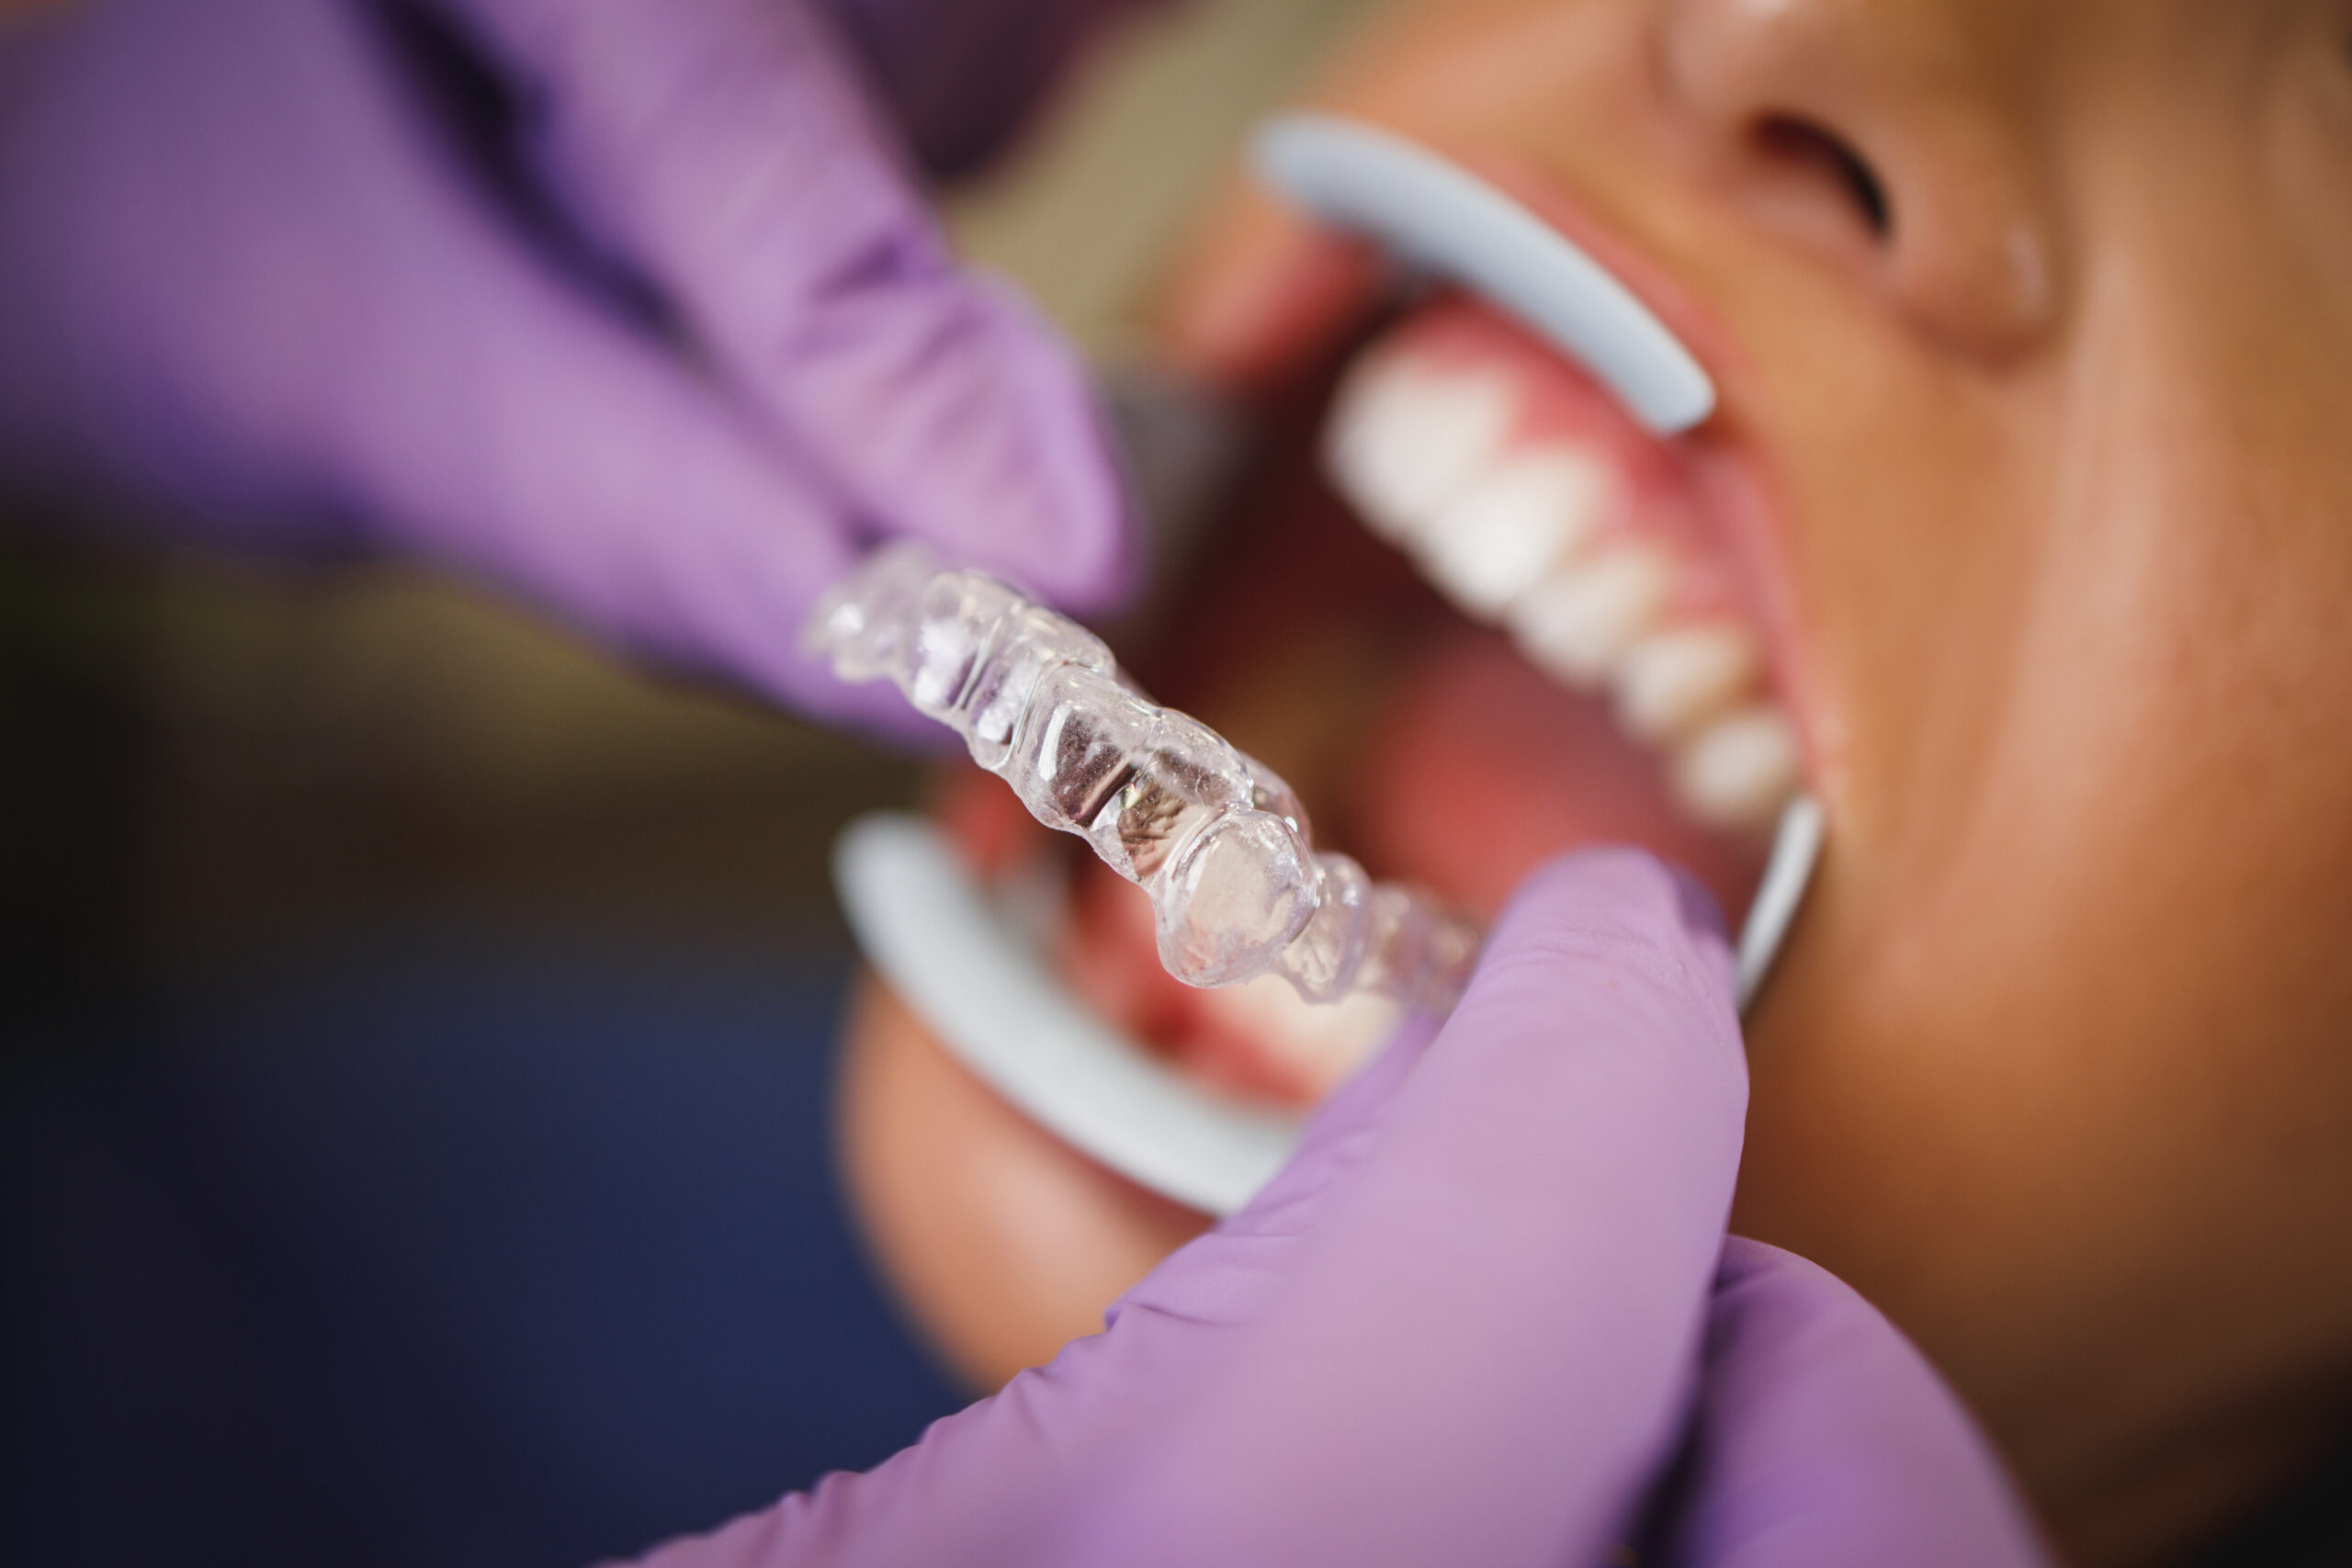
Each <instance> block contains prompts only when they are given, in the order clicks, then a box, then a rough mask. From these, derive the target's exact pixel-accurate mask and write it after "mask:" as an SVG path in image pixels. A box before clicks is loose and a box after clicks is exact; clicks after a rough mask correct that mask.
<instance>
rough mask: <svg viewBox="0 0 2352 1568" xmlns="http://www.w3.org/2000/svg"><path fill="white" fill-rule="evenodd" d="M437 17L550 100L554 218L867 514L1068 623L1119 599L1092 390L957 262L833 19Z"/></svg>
mask: <svg viewBox="0 0 2352 1568" xmlns="http://www.w3.org/2000/svg"><path fill="white" fill-rule="evenodd" d="M445 3H446V4H447V5H449V6H452V7H453V8H454V9H455V10H457V11H458V12H459V13H460V14H461V15H462V16H464V17H466V18H467V19H469V20H470V21H471V22H472V23H473V24H474V25H475V27H476V28H477V29H478V30H479V31H480V32H481V34H482V35H483V39H484V42H485V43H486V45H487V46H488V47H490V48H492V49H493V50H494V51H497V52H499V53H500V54H501V56H502V57H503V58H504V59H505V60H506V61H507V62H508V63H509V65H510V67H511V68H512V69H513V70H514V71H515V73H517V74H518V75H520V76H521V77H523V78H524V79H526V80H527V81H530V82H532V83H533V84H534V85H536V86H537V88H538V90H539V91H540V93H541V94H542V96H543V100H544V102H543V112H544V114H545V116H546V134H547V140H548V146H547V149H546V153H547V163H548V172H549V177H550V179H551V181H552V183H553V184H554V186H555V187H556V190H557V194H558V195H559V197H560V198H561V199H563V200H565V201H566V202H567V203H568V204H570V205H571V206H572V207H573V208H574V209H576V210H577V211H578V213H579V215H580V217H581V219H582V222H583V223H584V224H586V226H587V227H588V228H590V229H591V230H592V231H594V233H595V234H596V235H597V236H598V238H599V239H600V240H601V241H603V242H604V243H607V244H609V245H612V246H614V247H616V248H617V249H619V250H620V251H622V252H623V253H624V254H625V255H626V258H627V259H628V262H629V263H630V264H631V265H634V266H636V267H638V268H639V269H640V270H641V271H643V272H644V273H645V274H646V275H648V276H649V277H650V281H651V282H652V283H653V285H654V286H655V287H656V288H657V289H659V290H660V291H661V292H662V294H663V296H664V297H665V298H666V299H668V300H669V301H670V303H671V304H672V305H673V307H674V308H675V310H677V311H678V313H679V315H680V317H681V318H682V320H683V321H684V325H685V327H686V329H687V331H688V332H689V333H690V334H691V336H692V337H693V338H694V339H695V342H696V343H697V344H698V346H699V347H700V348H701V350H702V351H703V352H704V353H705V354H707V355H708V357H709V358H710V360H711V361H712V362H713V363H714V365H715V367H717V369H718V372H719V373H720V374H721V375H722V376H723V377H724V378H726V379H727V380H728V381H729V382H730V383H731V384H732V385H733V386H735V387H736V388H737V389H738V390H739V392H740V393H741V395H742V396H743V397H744V398H745V399H746V400H747V401H748V402H750V403H751V404H752V406H754V407H755V408H758V409H760V410H762V411H763V412H765V413H766V414H767V415H768V416H769V417H770V418H772V419H773V421H774V422H775V424H776V426H777V434H778V437H779V439H780V440H783V441H785V442H786V443H788V444H790V445H791V446H794V447H795V448H797V456H798V457H800V458H801V459H802V460H803V461H806V462H807V463H809V464H810V465H811V466H813V467H814V468H817V469H818V470H819V471H820V472H822V473H824V474H825V475H826V476H827V477H828V478H829V479H830V480H831V482H832V483H834V484H835V485H837V486H838V487H839V488H840V489H841V490H842V492H843V493H844V494H845V495H846V496H847V497H848V498H849V499H850V500H851V501H852V502H854V506H855V510H856V511H857V512H859V513H861V514H863V515H864V516H865V518H867V519H868V520H869V521H870V522H872V523H874V524H875V525H877V526H879V527H880V528H881V529H883V530H884V531H887V532H890V533H913V534H918V535H921V536H923V537H926V538H929V539H931V540H933V541H934V542H936V543H937V544H939V545H940V546H941V547H942V548H943V549H944V550H945V551H946V552H948V553H950V554H951V555H953V556H955V557H956V558H958V559H961V560H968V561H971V562H973V563H974V564H978V565H984V566H992V567H996V568H998V569H1000V570H1006V571H1008V572H1010V573H1012V574H1013V575H1016V576H1018V577H1020V578H1022V579H1023V580H1025V581H1027V582H1029V583H1030V585H1032V586H1033V587H1035V588H1036V589H1037V590H1038V591H1039V592H1041V593H1043V594H1045V595H1046V596H1047V597H1049V598H1053V599H1056V600H1057V601H1058V602H1060V603H1062V604H1066V605H1069V606H1071V607H1075V608H1080V609H1084V608H1090V607H1094V606H1096V605H1099V604H1103V603H1104V602H1106V601H1108V600H1110V599H1112V598H1114V597H1115V596H1116V595H1117V594H1118V593H1119V592H1122V591H1123V590H1124V589H1125V586H1126V581H1127V578H1128V576H1129V575H1130V573H1131V572H1132V570H1133V569H1134V560H1133V554H1134V552H1133V549H1132V542H1131V540H1130V538H1129V532H1130V530H1129V526H1128V519H1127V516H1126V512H1125V498H1124V493H1123V490H1122V486H1121V482H1120V479H1119V476H1118V473H1117V470H1116V468H1114V464H1113V462H1112V460H1111V458H1110V457H1109V454H1108V452H1107V450H1106V448H1105V446H1104V442H1103V431H1102V428H1101V423H1100V420H1099V416H1098V413H1097V411H1096V407H1095V403H1094V400H1093V396H1092V393H1091V389H1090V388H1089V386H1088V384H1087V381H1086V378H1085V377H1084V375H1083V373H1082V371H1081V370H1080V367H1079V366H1078V364H1077V362H1076V360H1075V358H1074V357H1073V356H1072V355H1071V354H1070V353H1069V350H1068V349H1067V348H1066V347H1065V346H1064V345H1063V344H1061V343H1060V342H1059V340H1058V339H1057V336H1056V335H1055V333H1053V331H1052V330H1051V328H1050V327H1049V326H1048V325H1047V324H1046V323H1045V322H1044V321H1042V320H1040V319H1038V318H1037V317H1035V315H1034V314H1033V313H1032V312H1031V311H1030V310H1028V308H1027V307H1026V306H1025V305H1023V303H1022V302H1021V301H1020V300H1019V299H1017V298H1015V297H1014V296H1013V295H1012V291H1011V290H1009V289H1007V288H1003V287H1001V286H1000V285H997V284H995V283H994V282H992V281H990V280H989V279H986V278H983V277H980V276H976V275H974V274H972V273H970V272H967V271H966V270H965V269H964V268H962V267H961V266H959V265H957V264H956V259H955V257H954V256H953V254H951V253H950V251H949V248H948V246H947V243H946V242H945V239H944V236H943V235H942V233H941V232H940V231H939V229H938V226H937V225H936V223H935V222H934V221H933V218H932V216H931V214H930V212H929V211H928V209H927V208H926V206H925V204H924V201H923V198H922V195H921V193H920V192H919V191H918V190H917V189H916V187H915V186H914V185H913V183H912V180H911V177H910V170H909V168H908V167H907V165H906V161H905V159H904V158H903V156H902V155H901V154H900V152H899V149H898V144H897V141H896V138H895V133H894V131H893V130H891V129H890V128H889V127H888V125H886V124H885V123H883V122H882V120H881V119H880V118H879V117H878V116H877V115H876V111H875V108H874V107H873V105H872V104H871V103H870V102H869V101H868V98H867V96H866V93H865V89H864V87H863V85H862V84H861V82H860V81H859V80H858V78H857V76H856V73H855V70H854V66H853V65H852V64H851V63H850V62H849V61H848V60H847V58H846V57H845V54H844V51H843V49H842V43H841V40H840V39H838V38H836V37H835V36H834V34H833V33H832V32H831V30H830V28H829V26H828V24H827V22H826V20H825V19H824V18H823V17H820V15H818V14H817V10H816V7H814V6H809V5H803V4H784V3H779V0H599V3H597V4H594V5H580V4H573V3H567V0H445Z"/></svg>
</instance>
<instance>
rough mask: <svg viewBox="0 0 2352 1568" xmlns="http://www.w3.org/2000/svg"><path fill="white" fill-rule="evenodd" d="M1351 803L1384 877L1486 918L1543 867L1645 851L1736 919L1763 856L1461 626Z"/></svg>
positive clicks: (1409, 684)
mask: <svg viewBox="0 0 2352 1568" xmlns="http://www.w3.org/2000/svg"><path fill="white" fill-rule="evenodd" d="M1357 780H1358V784H1357V788H1356V789H1355V790H1354V791H1353V792H1351V799H1350V800H1349V801H1348V803H1347V816H1348V826H1349V829H1350V838H1351V840H1353V842H1354V844H1355V846H1356V849H1357V852H1359V853H1360V854H1361V855H1362V857H1363V859H1364V861H1365V862H1366V863H1368V864H1370V865H1373V866H1374V868H1375V869H1376V870H1377V871H1378V873H1379V874H1381V875H1384V876H1392V877H1401V878H1409V879H1411V880H1414V881H1419V882H1422V883H1426V884H1427V885H1429V886H1431V887H1433V888H1436V889H1437V890H1438V891H1439V892H1441V893H1443V894H1444V895H1446V896H1447V897H1451V898H1453V899H1455V900H1456V901H1458V902H1460V903H1462V904H1464V906H1466V907H1467V908H1471V909H1473V910H1476V911H1477V912H1478V913H1480V914H1482V915H1489V916H1490V915H1492V914H1493V913H1494V911H1495V910H1496V909H1498V908H1500V906H1501V904H1502V901H1503V900H1504V898H1505V897H1508V896H1509V895H1510V890H1511V888H1512V887H1513V886H1516V885H1517V884H1518V882H1519V880H1520V878H1521V877H1522V876H1524V875H1525V874H1527V872H1528V870H1529V869H1530V868H1531V867H1532V866H1533V865H1535V864H1536V863H1538V862H1540V861H1544V860H1546V859H1548V858H1550V857H1551V856H1553V855H1555V854H1558V853H1560V852H1563V851H1566V850H1569V849H1574V848H1577V847H1578V846H1581V845H1586V844H1596V843H1632V844H1638V845H1640V846H1642V847H1643V848H1645V849H1647V850H1650V851H1652V852H1655V853H1657V854H1659V855H1663V856H1665V857H1666V858H1667V859H1668V860H1671V861H1674V862H1676V863H1679V864H1680V865H1682V866H1683V867H1685V868H1686V869H1688V870H1689V871H1691V873H1692V874H1694V875H1696V876H1697V877H1698V878H1699V879H1700V881H1702V883H1704V884H1705V885H1706V886H1707V888H1708V890H1709V891H1711V892H1712V893H1713V894H1714V896H1715V897H1716V899H1717V900H1718V901H1719V902H1721V903H1722V904H1723V906H1724V908H1725V909H1726V910H1727V911H1730V913H1731V914H1732V915H1733V916H1735V917H1736V915H1737V913H1738V912H1739V910H1741V909H1742V908H1745V907H1746V905H1747V899H1748V897H1750V896H1751V895H1752V894H1753V893H1754V891H1755V886H1756V878H1757V875H1758V871H1759V869H1760V863H1759V861H1758V856H1757V853H1756V852H1755V851H1754V850H1753V849H1751V848H1748V847H1747V846H1745V845H1741V844H1738V843H1735V842H1732V841H1729V840H1725V839H1724V838H1722V837H1720V836H1718V835H1715V834H1713V833H1710V832H1708V831H1706V830H1705V829H1701V828H1698V827H1695V826H1693V825H1692V824H1691V823H1690V822H1689V821H1687V820H1686V819H1684V818H1682V817H1681V816H1680V815H1679V813H1678V812H1677V811H1676V809H1675V808H1674V807H1673V806H1672V805H1671V804H1670V802H1669V800H1668V794H1667V785H1666V778H1665V774H1664V771H1663V768H1662V766H1661V764H1660V761H1659V760H1658V758H1657V755H1656V754H1655V753H1654V752H1651V751H1649V750H1645V748H1643V747H1641V746H1640V745H1638V744H1636V743H1634V741H1632V740H1629V739H1626V738H1625V736H1624V735H1623V732H1621V731H1620V730H1619V729H1618V728H1617V726H1616V724H1615V722H1614V720H1612V719H1611V716H1610V714H1609V711H1608V708H1607V706H1606V705H1604V704H1603V703H1602V702H1601V701H1600V700H1599V699H1597V698H1593V697H1587V696H1580V695H1578V694H1575V693H1572V692H1568V691H1566V690H1563V689H1562V688H1561V687H1559V686H1558V685H1556V684H1555V683H1554V682H1551V681H1549V680H1547V679H1545V678H1544V676H1543V675H1542V674H1540V673H1539V672H1537V671H1536V670H1535V669H1534V668H1533V667H1532V666H1531V665H1530V664H1529V663H1528V662H1527V661H1526V660H1524V659H1522V658H1521V657H1520V656H1519V655H1518V654H1517V653H1515V652H1514V651H1513V650H1512V649H1511V648H1510V645H1509V644H1508V643H1507V642H1506V641H1505V640H1504V639H1503V638H1502V637H1500V636H1499V635H1498V634H1496V633H1493V632H1487V631H1479V630H1475V629H1472V628H1470V627H1467V626H1461V627H1454V628H1450V629H1449V630H1447V631H1445V632H1443V633H1442V634H1440V635H1439V636H1438V637H1436V638H1435V639H1434V640H1433V642H1432V644H1431V646H1430V648H1429V649H1427V650H1426V651H1425V652H1424V653H1422V654H1421V655H1420V656H1419V658H1417V659H1416V660H1414V662H1413V664H1412V667H1411V668H1410V669H1409V670H1408V671H1406V672H1404V673H1403V674H1401V675H1400V676H1399V678H1398V680H1397V686H1396V688H1395V689H1394V690H1393V691H1392V692H1391V693H1390V694H1388V696H1387V699H1386V700H1385V702H1384V704H1383V705H1382V711H1381V714H1380V716H1379V717H1378V718H1377V719H1376V720H1375V722H1374V728H1373V730H1372V733H1371V734H1370V736H1369V737H1368V738H1367V740H1366V744H1365V746H1364V749H1363V752H1362V753H1361V756H1360V763H1359V771H1358V773H1357Z"/></svg>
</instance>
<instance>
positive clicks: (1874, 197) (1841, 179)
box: [1754, 115, 1894, 240]
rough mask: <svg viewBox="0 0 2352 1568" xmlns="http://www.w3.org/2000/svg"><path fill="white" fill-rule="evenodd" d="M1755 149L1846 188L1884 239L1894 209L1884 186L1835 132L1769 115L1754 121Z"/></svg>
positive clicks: (1789, 117) (1891, 225)
mask: <svg viewBox="0 0 2352 1568" xmlns="http://www.w3.org/2000/svg"><path fill="white" fill-rule="evenodd" d="M1754 134H1755V141H1756V145H1757V149H1758V151H1759V152H1762V153H1763V154H1764V155H1765V156H1766V157H1767V158H1768V159H1770V160H1771V161H1772V162H1774V163H1777V164H1783V165H1786V166H1789V167H1792V168H1796V169H1800V170H1804V171H1810V172H1815V173H1818V174H1819V175H1826V177H1827V178H1829V179H1830V180H1831V181H1833V182H1835V184H1836V185H1837V186H1838V187H1839V188H1840V189H1841V190H1843V191H1844V192H1845V194H1846V195H1847V197H1849V198H1850V199H1851V200H1852V202H1853V204H1854V209H1855V210H1856V211H1857V213H1859V214H1860V217H1861V220H1862V221H1863V222H1864V223H1866V224H1868V225H1869V226H1870V231H1871V234H1873V235H1874V236H1876V237H1877V238H1879V239H1882V240H1883V239H1885V238H1886V237H1887V236H1888V235H1889V234H1891V233H1892V232H1894V208H1893V207H1892V206H1891V205H1890V204H1889V202H1888V200H1887V196H1886V186H1884V185H1883V184H1881V183H1880V181H1879V177H1878V175H1877V173H1876V171H1874V170H1873V169H1871V166H1870V164H1868V163H1867V162H1865V161H1864V160H1863V158H1862V155H1861V154H1860V153H1859V152H1855V151H1854V149H1853V148H1852V147H1850V146H1849V145H1848V144H1847V143H1846V142H1845V141H1842V140H1841V139H1839V138H1838V136H1837V135H1835V134H1834V133H1832V132H1830V131H1828V130H1823V129H1822V128H1821V127H1820V126H1818V125H1815V124H1814V123H1813V122H1812V121H1811V120H1807V119H1800V118H1797V117H1796V116H1794V115H1770V116H1767V117H1766V118H1763V119H1761V120H1759V121H1758V122H1757V126H1756V130H1755V133H1754Z"/></svg>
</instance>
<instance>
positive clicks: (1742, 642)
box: [1611, 621, 1758, 741]
mask: <svg viewBox="0 0 2352 1568" xmlns="http://www.w3.org/2000/svg"><path fill="white" fill-rule="evenodd" d="M1757 665H1758V657H1757V649H1756V639H1755V638H1754V637H1750V636H1749V635H1748V633H1747V627H1745V626H1739V625H1737V624H1736V623H1734V622H1730V621H1711V622H1706V623H1702V624H1700V625H1696V626H1674V627H1671V628H1669V629H1668V630H1666V631H1661V632H1653V633H1652V634H1650V635H1649V636H1648V637H1644V638H1643V639H1642V640H1641V641H1639V642H1637V643H1635V644H1634V646H1633V647H1631V648H1629V649H1626V650H1625V657H1624V658H1623V660H1619V661H1618V665H1617V669H1616V671H1615V672H1614V674H1613V675H1612V676H1611V687H1612V688H1613V690H1614V693H1615V695H1616V698H1617V721H1618V723H1620V724H1622V725H1623V726H1624V728H1626V730H1627V731H1629V732H1630V733H1632V734H1633V735H1634V736H1635V737H1636V738H1638V739H1643V740H1650V741H1658V740H1670V739H1674V738H1675V737H1676V736H1678V735H1683V734H1687V733H1689V732H1690V730H1691V729H1692V728H1694V727H1696V726H1697V725H1699V724H1701V723H1702V722H1703V721H1705V720H1707V719H1710V718H1713V717H1714V716H1715V715H1717V714H1719V713H1721V712H1723V711H1724V709H1725V708H1727V707H1729V706H1730V705H1732V703H1733V702H1734V701H1735V700H1736V698H1737V697H1738V696H1739V695H1740V694H1741V693H1742V692H1744V691H1746V690H1747V685H1748V682H1750V681H1752V680H1753V679H1754V678H1755V675H1756V668H1757Z"/></svg>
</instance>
